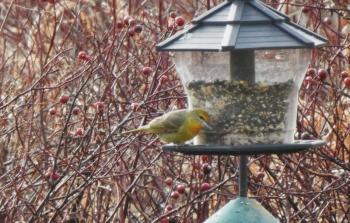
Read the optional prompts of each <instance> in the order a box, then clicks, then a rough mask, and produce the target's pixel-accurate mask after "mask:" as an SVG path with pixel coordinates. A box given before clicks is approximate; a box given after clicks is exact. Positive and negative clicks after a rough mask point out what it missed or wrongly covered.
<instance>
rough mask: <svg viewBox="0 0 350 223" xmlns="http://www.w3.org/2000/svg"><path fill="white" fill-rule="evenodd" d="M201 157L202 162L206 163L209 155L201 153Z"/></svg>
mask: <svg viewBox="0 0 350 223" xmlns="http://www.w3.org/2000/svg"><path fill="white" fill-rule="evenodd" d="M201 158H202V161H203V162H204V163H207V162H208V161H209V156H208V155H203V156H201Z"/></svg>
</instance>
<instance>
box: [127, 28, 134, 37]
mask: <svg viewBox="0 0 350 223" xmlns="http://www.w3.org/2000/svg"><path fill="white" fill-rule="evenodd" d="M128 34H129V36H131V37H133V36H135V31H134V29H129V30H128Z"/></svg>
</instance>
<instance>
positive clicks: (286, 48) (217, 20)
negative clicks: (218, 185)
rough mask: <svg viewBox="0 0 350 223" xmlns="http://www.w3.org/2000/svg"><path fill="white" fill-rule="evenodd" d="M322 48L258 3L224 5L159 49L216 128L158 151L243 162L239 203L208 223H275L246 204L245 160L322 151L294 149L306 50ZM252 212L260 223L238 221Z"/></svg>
mask: <svg viewBox="0 0 350 223" xmlns="http://www.w3.org/2000/svg"><path fill="white" fill-rule="evenodd" d="M326 42H327V40H326V39H325V38H323V37H322V36H319V35H318V34H315V33H313V32H311V31H309V30H307V29H305V28H303V27H301V26H299V25H297V24H295V23H293V22H292V21H290V19H289V18H288V17H287V16H286V15H284V14H282V13H281V12H279V11H277V10H275V9H273V8H271V7H270V6H268V5H265V4H264V3H262V2H260V1H258V0H226V1H224V2H223V3H221V4H219V5H217V6H216V7H214V8H212V9H211V10H209V11H207V12H205V13H204V14H202V15H200V16H198V17H196V18H194V19H193V20H192V22H191V24H190V25H188V26H186V27H185V28H184V29H183V30H182V31H180V32H178V33H177V34H175V35H174V36H172V37H170V38H169V39H166V40H164V41H163V42H161V43H159V44H158V45H157V50H159V51H173V52H175V53H174V63H175V67H176V70H177V71H178V73H179V75H180V78H181V81H182V83H183V86H184V87H185V91H186V93H187V96H188V104H189V107H190V108H196V107H199V108H204V109H206V110H207V111H208V112H209V114H210V118H211V120H210V124H211V125H212V127H213V129H212V130H210V131H203V132H202V133H201V134H200V135H199V136H197V137H196V138H195V141H194V144H195V145H179V146H174V145H173V146H165V147H163V148H164V149H165V150H169V151H177V152H182V153H185V154H214V155H215V154H217V155H219V154H220V155H239V156H241V157H240V178H239V181H240V182H239V186H240V192H239V195H240V198H238V200H237V199H236V200H234V201H231V202H230V203H229V204H227V205H226V206H225V207H224V208H223V209H221V210H220V211H219V212H217V213H216V214H215V215H213V216H212V217H211V218H209V219H208V220H207V221H206V223H213V222H220V223H226V222H227V223H228V222H230V223H234V222H278V221H277V220H276V219H274V218H273V217H272V215H271V214H269V213H268V212H267V211H266V210H265V209H264V208H263V207H262V206H259V205H258V203H257V202H256V201H255V200H251V199H248V198H246V196H247V170H246V164H247V156H246V155H252V154H268V153H290V152H298V151H302V150H305V149H308V148H314V147H318V146H320V145H322V144H323V142H322V141H294V132H295V129H296V116H297V104H298V92H299V88H300V86H301V83H302V80H303V79H304V74H305V73H306V69H307V67H308V64H309V59H310V52H311V49H312V48H316V47H321V46H323V45H325V44H326ZM245 199H247V200H245ZM237 209H239V210H241V211H239V212H234V210H236V211H237ZM244 210H245V211H244ZM252 210H253V212H254V213H256V214H257V215H256V219H257V220H249V219H246V218H239V217H240V216H244V215H246V214H247V213H248V211H252ZM234 213H236V214H234ZM233 216H234V217H233ZM265 217H266V218H265ZM234 219H236V220H234Z"/></svg>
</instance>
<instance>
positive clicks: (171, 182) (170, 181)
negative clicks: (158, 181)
mask: <svg viewBox="0 0 350 223" xmlns="http://www.w3.org/2000/svg"><path fill="white" fill-rule="evenodd" d="M164 182H165V184H166V185H168V186H169V187H170V186H171V185H173V179H172V178H170V177H168V178H166V179H165V181H164Z"/></svg>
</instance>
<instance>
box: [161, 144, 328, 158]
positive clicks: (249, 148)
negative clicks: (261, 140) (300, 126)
mask: <svg viewBox="0 0 350 223" xmlns="http://www.w3.org/2000/svg"><path fill="white" fill-rule="evenodd" d="M324 144H325V142H324V141H323V140H297V141H295V142H294V143H289V144H252V145H234V146H231V145H210V144H209V145H190V144H184V145H171V144H168V145H164V146H163V150H164V151H168V152H179V153H183V154H186V155H232V156H239V155H259V154H285V153H296V152H301V151H304V150H308V149H313V148H317V147H320V146H323V145H324Z"/></svg>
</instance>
